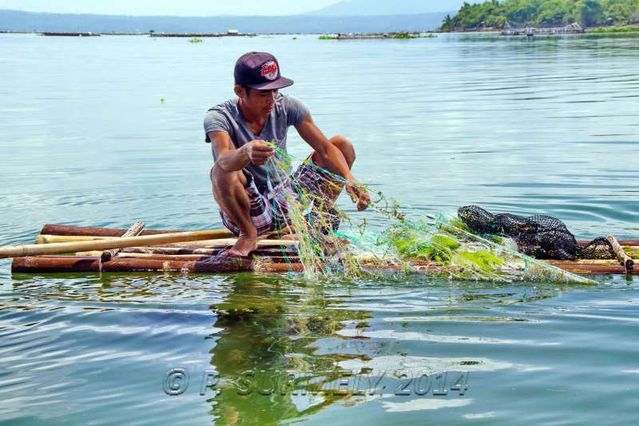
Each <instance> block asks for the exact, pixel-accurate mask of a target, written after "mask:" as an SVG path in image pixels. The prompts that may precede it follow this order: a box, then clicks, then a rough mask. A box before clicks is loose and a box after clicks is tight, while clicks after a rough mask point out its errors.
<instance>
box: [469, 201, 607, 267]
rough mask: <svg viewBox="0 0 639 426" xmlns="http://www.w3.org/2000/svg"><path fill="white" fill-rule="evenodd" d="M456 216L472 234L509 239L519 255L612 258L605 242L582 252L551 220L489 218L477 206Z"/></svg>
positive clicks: (509, 216) (594, 242)
mask: <svg viewBox="0 0 639 426" xmlns="http://www.w3.org/2000/svg"><path fill="white" fill-rule="evenodd" d="M457 214H458V215H459V217H460V218H461V219H462V221H463V222H464V223H465V224H466V225H467V226H468V227H469V228H470V229H471V230H472V231H473V232H475V233H478V234H493V235H503V236H506V237H509V238H511V239H513V240H514V241H515V243H516V244H517V249H518V250H519V251H520V252H521V253H524V254H527V255H529V256H533V257H535V258H537V259H560V260H575V259H577V258H579V259H614V258H615V253H614V250H613V248H612V245H611V244H610V242H609V241H608V240H607V239H606V238H604V237H599V238H595V239H594V240H592V241H591V242H590V243H588V244H587V245H586V246H585V247H583V248H582V247H581V246H580V245H579V243H577V240H576V239H575V236H574V235H573V234H572V233H571V232H570V231H569V230H568V228H566V225H565V224H564V223H563V222H562V221H560V220H559V219H555V218H554V217H550V216H543V215H536V216H530V217H523V216H517V215H514V214H507V213H506V214H492V213H489V212H487V211H486V210H484V209H482V208H481V207H478V206H466V207H461V208H460V209H459V210H457Z"/></svg>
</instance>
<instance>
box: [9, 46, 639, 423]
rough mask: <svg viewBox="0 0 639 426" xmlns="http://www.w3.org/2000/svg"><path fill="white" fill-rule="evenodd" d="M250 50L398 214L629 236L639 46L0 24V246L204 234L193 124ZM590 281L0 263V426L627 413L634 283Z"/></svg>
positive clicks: (550, 418) (635, 217)
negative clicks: (57, 226)
mask: <svg viewBox="0 0 639 426" xmlns="http://www.w3.org/2000/svg"><path fill="white" fill-rule="evenodd" d="M249 50H266V51H270V52H272V53H274V54H275V55H276V56H277V57H278V58H279V60H280V63H281V67H282V70H283V74H284V75H286V76H289V77H291V78H293V79H295V80H296V84H295V85H294V86H292V87H291V88H289V89H286V93H289V94H292V95H295V96H297V97H299V98H300V99H302V100H303V101H304V102H305V103H306V105H307V106H308V107H309V108H310V109H311V111H312V113H313V115H314V118H315V121H316V122H317V123H318V125H319V126H320V128H321V129H322V130H323V131H324V132H325V133H326V134H328V135H333V134H343V135H346V136H348V137H349V138H351V139H352V140H353V142H354V143H355V145H356V148H357V150H358V160H357V163H356V166H355V169H354V174H355V175H356V176H357V177H359V178H360V179H361V180H362V181H364V182H366V183H367V184H369V185H371V186H372V187H373V188H375V189H378V190H381V191H383V192H384V193H386V194H387V195H389V196H392V197H394V198H395V199H397V200H398V201H399V202H400V204H401V205H402V206H403V207H404V208H405V209H406V211H407V212H409V213H410V214H412V215H414V216H421V215H424V214H436V213H439V212H444V213H451V212H453V211H454V210H455V208H456V207H458V206H460V205H466V204H471V203H475V204H479V205H482V206H484V207H486V208H488V209H489V210H492V211H495V212H511V213H517V214H524V215H531V214H535V213H545V214H549V215H552V216H555V217H558V218H560V219H562V220H564V221H565V222H566V223H567V224H568V227H569V228H570V229H571V230H572V231H573V232H574V233H575V234H576V235H577V236H579V237H583V238H593V237H596V236H599V235H605V234H607V233H614V234H615V235H617V236H618V237H619V238H623V237H634V238H637V235H639V190H638V189H637V188H638V186H639V185H638V184H639V107H638V106H639V103H638V101H639V78H638V77H637V76H638V75H639V37H632V36H628V35H624V36H621V37H587V36H576V37H565V38H557V39H552V38H547V39H542V38H536V39H532V40H528V39H507V38H502V37H500V36H494V35H477V34H474V35H440V36H439V37H438V38H435V39H420V40H395V41H391V40H379V41H344V42H342V41H340V42H335V41H320V40H318V39H317V37H316V36H298V37H293V36H276V37H266V36H264V37H256V38H250V39H249V38H222V39H206V40H205V41H204V43H200V44H191V43H189V42H188V41H187V40H186V39H151V38H148V37H141V36H140V37H133V36H131V37H129V36H110V37H107V36H104V37H100V38H50V37H39V36H35V35H0V100H1V102H0V117H1V118H0V200H2V207H1V208H0V212H1V216H2V220H1V221H0V243H1V244H17V243H24V242H29V241H32V240H33V238H34V237H35V236H36V235H37V233H38V232H39V229H40V227H41V225H42V224H44V223H69V224H78V225H93V226H114V227H128V226H129V225H130V224H131V223H133V222H135V221H137V220H143V221H144V222H145V223H146V225H147V228H164V229H193V230H195V229H209V228H216V227H219V226H220V225H221V223H220V220H219V216H218V214H217V208H216V206H215V204H214V203H213V200H212V197H211V195H210V187H209V186H210V185H209V181H208V170H209V168H210V167H211V163H212V160H211V153H210V147H209V146H208V145H207V144H205V143H204V142H203V138H204V135H203V131H202V119H203V117H204V113H205V112H206V110H207V109H208V108H209V107H210V106H212V105H215V104H217V103H219V102H221V101H223V100H225V99H227V98H229V97H231V96H232V68H233V64H234V61H235V59H236V58H237V57H238V56H239V55H241V54H242V53H244V52H246V51H249ZM294 134H295V132H294V131H292V133H291V138H290V139H289V150H290V152H291V153H292V154H293V155H294V156H296V157H297V158H302V157H304V156H305V155H306V153H307V152H308V151H309V148H308V146H306V145H305V144H304V143H303V142H302V141H301V140H300V138H299V137H298V136H297V135H295V136H293V135H294ZM342 204H343V206H344V207H345V208H346V209H347V211H348V212H349V213H353V214H355V213H354V211H353V208H352V207H351V205H350V204H349V203H348V202H347V201H345V200H342ZM370 220H371V221H372V222H373V223H378V224H381V220H380V219H379V218H376V217H375V216H374V215H371V217H370ZM597 280H598V282H599V284H598V285H597V286H591V287H582V286H561V287H560V286H556V285H551V284H547V283H518V284H510V285H504V284H490V283H477V282H452V281H440V280H433V279H427V278H423V277H422V278H420V277H415V278H413V279H410V280H406V281H405V282H396V281H391V280H389V281H388V282H385V281H376V282H365V281H359V282H343V283H331V284H327V283H312V282H305V281H304V280H302V279H300V278H299V277H294V276H263V275H249V274H237V275H229V276H215V275H208V276H189V275H179V274H166V275H162V274H160V275H146V274H137V275H136V274H111V275H108V274H105V275H101V276H100V275H97V274H95V275H91V274H87V275H83V274H80V275H41V276H28V275H13V276H12V275H11V273H10V262H9V261H7V260H0V423H2V424H12V425H14V424H15V425H37V424H47V425H67V424H83V425H84V424H95V425H98V424H132V425H133V424H135V425H155V424H172V425H178V424H184V425H195V424H212V423H216V424H279V423H293V422H301V423H304V424H318V425H319V424H327V423H330V424H333V425H338V424H339V425H341V424H347V425H351V424H387V425H390V424H403V425H411V424H415V425H417V424H425V423H434V424H451V425H453V424H455V425H457V424H469V425H471V424H500V425H510V424H527V425H538V424H552V425H559V424H561V425H566V424H585V423H586V422H588V423H596V424H632V423H633V421H636V420H637V410H638V409H639V404H638V401H639V400H638V398H637V391H638V390H639V357H638V355H639V343H638V342H639V332H638V331H637V330H638V327H637V326H638V324H637V322H638V321H639V315H638V314H639V286H638V285H637V280H636V279H634V280H633V279H632V278H628V279H626V278H624V277H597ZM219 310H223V311H225V312H228V313H229V314H228V315H219V314H218V312H219ZM347 372H352V373H353V375H352V376H350V377H347V375H346V373H347ZM291 374H292V375H293V376H292V377H291V376H289V375H291ZM301 376H312V379H309V380H308V381H306V382H303V381H301V379H300V377H301ZM289 380H295V381H297V383H298V384H299V383H302V384H303V385H304V386H305V387H304V386H302V385H299V386H298V387H297V388H296V387H295V386H293V387H292V388H291V387H287V386H288V385H287V383H288V381H289ZM213 382H216V383H215V385H214V386H212V387H208V388H207V387H206V385H207V384H209V383H213ZM313 383H314V384H313ZM300 386H301V387H300ZM319 386H323V387H324V389H325V392H323V393H317V390H318V389H319ZM302 387H303V388H304V389H302ZM295 389H297V390H296V391H294V390H295ZM346 390H350V391H351V394H349V393H348V392H346ZM218 391H219V393H218Z"/></svg>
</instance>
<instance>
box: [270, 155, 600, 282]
mask: <svg viewBox="0 0 639 426" xmlns="http://www.w3.org/2000/svg"><path fill="white" fill-rule="evenodd" d="M273 147H274V149H275V155H274V156H273V157H271V159H270V160H269V163H267V170H268V174H270V175H272V177H273V178H274V181H277V182H280V183H281V184H280V185H279V187H278V188H280V190H282V191H284V197H285V200H286V203H285V204H286V206H285V208H284V210H285V211H284V212H282V213H283V214H282V220H283V224H282V227H285V228H287V232H290V233H292V234H295V236H296V237H297V238H298V240H299V244H298V249H297V252H295V253H290V252H287V253H283V255H284V256H285V257H286V258H287V261H288V262H290V263H301V264H302V265H303V270H304V275H305V277H307V278H309V279H313V280H317V279H324V280H331V279H334V278H337V277H338V278H340V279H342V278H362V277H367V278H376V277H380V276H384V277H385V278H387V277H388V276H389V274H391V275H393V276H396V277H397V276H400V277H401V276H405V275H406V274H413V273H426V274H428V275H435V276H442V277H446V278H450V279H461V280H489V281H498V282H511V281H515V280H526V281H552V282H564V283H565V282H572V283H591V282H592V281H590V280H588V279H585V278H583V277H580V276H578V275H575V274H571V273H568V272H566V271H563V270H562V269H559V268H557V267H554V266H552V265H550V264H548V263H546V262H543V261H540V260H537V259H535V258H533V257H531V256H528V255H526V254H523V253H520V251H519V249H518V244H517V243H515V242H514V240H512V239H510V238H505V237H500V236H497V235H496V234H500V232H496V231H498V230H499V229H493V228H490V229H489V228H486V231H485V232H484V231H483V228H482V230H475V229H474V228H473V227H472V226H470V225H469V224H468V223H465V221H464V220H461V219H460V217H465V218H466V219H468V218H469V217H470V215H466V216H463V215H462V211H460V217H457V216H451V217H447V216H444V215H440V216H438V217H430V216H429V217H424V218H410V217H408V216H407V215H406V214H405V213H403V212H402V210H401V208H400V206H399V205H398V204H397V202H395V201H393V200H390V199H388V198H387V197H385V196H384V194H383V193H381V192H379V191H370V190H369V192H370V193H371V196H372V198H373V200H372V203H371V205H370V206H369V213H367V215H366V216H367V217H370V215H371V214H373V215H375V216H376V218H377V219H380V220H376V221H375V222H376V223H384V226H379V225H377V226H371V225H370V222H369V221H368V220H367V219H366V218H363V219H359V220H356V219H354V218H353V217H350V216H349V215H347V214H346V213H345V212H344V211H343V210H341V209H340V208H339V207H338V206H337V204H336V203H335V201H336V197H337V195H339V191H340V190H341V188H342V187H343V185H344V184H345V183H346V181H345V179H344V178H342V177H341V176H338V175H336V174H333V173H331V172H329V171H328V170H325V169H321V168H319V167H318V166H317V165H315V164H314V163H313V162H311V161H310V160H306V161H304V162H303V163H302V166H303V167H300V168H298V170H300V169H302V168H305V169H306V170H308V169H309V168H310V169H314V171H315V172H316V173H314V176H315V179H316V180H317V182H316V183H317V187H316V188H315V190H312V189H313V188H312V187H311V190H309V187H308V185H302V184H301V182H300V181H299V180H300V173H298V172H297V171H296V172H292V170H293V160H294V159H293V157H291V156H290V155H289V154H288V153H286V152H285V151H283V150H281V149H279V148H277V147H275V145H274V144H273ZM328 181H330V182H328ZM321 188H330V189H329V190H328V191H327V190H321ZM273 207H274V208H275V209H282V207H281V206H273ZM463 212H464V213H466V212H467V210H464V211H463ZM477 212H478V213H481V214H484V213H486V214H488V212H485V211H484V212H481V211H479V210H478V211H477ZM487 217H488V216H486V218H487ZM474 218H475V216H472V219H474ZM471 222H472V220H471ZM484 222H486V223H488V221H484ZM557 222H559V221H557ZM472 223H473V224H480V223H483V222H481V221H480V220H479V219H478V220H476V221H475V222H472ZM340 224H341V229H340ZM553 224H554V225H557V226H556V228H557V230H560V228H561V227H560V226H558V225H559V224H561V222H559V224H556V223H553ZM562 225H563V224H562ZM564 228H565V226H564ZM478 229H479V227H478ZM566 231H567V230H566ZM556 232H557V233H558V234H560V233H561V232H559V231H556ZM480 234H493V235H491V236H488V237H485V236H482V235H480ZM571 237H572V235H571ZM568 240H569V239H568V238H566V247H565V248H564V250H565V251H566V253H569V249H571V248H572V246H568V242H569V241H568ZM572 240H573V241H574V237H572ZM575 244H576V241H575ZM557 251H559V250H558V249H557ZM562 253H563V252H562Z"/></svg>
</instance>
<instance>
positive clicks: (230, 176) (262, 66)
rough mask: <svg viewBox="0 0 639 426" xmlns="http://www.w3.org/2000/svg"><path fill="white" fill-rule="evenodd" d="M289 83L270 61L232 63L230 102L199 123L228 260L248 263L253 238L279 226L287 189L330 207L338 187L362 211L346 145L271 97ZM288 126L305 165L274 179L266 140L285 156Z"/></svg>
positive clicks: (364, 203)
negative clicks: (230, 236)
mask: <svg viewBox="0 0 639 426" xmlns="http://www.w3.org/2000/svg"><path fill="white" fill-rule="evenodd" d="M292 84H293V80H290V79H288V78H286V77H283V76H282V75H281V74H280V68H279V64H278V62H277V59H275V57H274V56H273V55H271V54H269V53H264V52H249V53H246V54H244V55H242V56H241V57H240V58H239V59H238V60H237V62H236V64H235V87H234V92H235V94H236V95H237V98H235V99H232V100H229V101H226V102H224V103H222V104H219V105H217V106H215V107H213V108H211V109H210V110H209V113H208V114H207V116H206V118H205V119H204V130H205V133H206V141H207V142H211V144H212V147H213V157H214V160H215V164H214V166H213V168H212V169H211V181H212V184H213V195H214V197H215V200H216V201H217V203H218V204H219V206H220V210H221V212H220V213H221V216H222V222H223V223H224V225H225V226H226V227H227V228H229V229H230V230H231V231H232V232H233V233H234V234H236V235H238V239H237V242H236V243H235V245H234V246H233V247H232V248H231V249H230V250H228V251H227V255H228V256H238V257H239V256H248V255H249V254H250V253H251V252H252V251H253V250H255V249H256V248H257V238H258V236H260V235H264V234H268V233H270V232H273V231H276V230H278V229H280V228H281V227H283V226H285V223H286V220H287V219H286V205H285V204H286V200H285V198H284V196H283V193H284V189H285V188H289V189H290V187H291V185H298V186H297V187H296V188H301V189H302V190H306V191H312V192H317V193H318V195H319V196H321V197H322V198H323V199H328V200H329V201H330V202H333V201H334V200H335V199H336V198H337V196H338V195H339V193H340V192H341V189H342V187H343V186H344V185H343V183H344V181H345V182H346V185H345V186H346V190H347V192H348V193H349V195H350V196H351V199H352V200H353V202H355V203H357V209H358V210H364V209H366V208H367V207H368V205H369V204H370V197H369V195H368V192H367V191H366V189H365V188H364V187H363V186H361V184H359V183H358V181H357V180H356V179H355V178H354V177H353V175H352V174H351V171H350V169H351V167H352V165H353V162H354V161H355V150H354V148H353V145H352V144H351V143H350V142H349V141H348V140H347V139H346V138H344V137H342V136H335V137H332V138H330V139H328V138H326V136H324V134H323V133H322V132H321V131H320V129H319V128H318V127H317V126H316V125H315V123H314V122H313V119H312V118H311V114H310V113H309V111H308V109H307V108H306V107H305V106H304V105H303V104H302V103H301V102H300V101H298V100H297V99H295V98H292V97H289V96H285V95H283V94H280V93H279V92H278V90H279V89H282V88H284V87H288V86H291V85H292ZM290 126H294V127H295V128H296V130H297V132H298V133H299V134H300V136H301V137H302V139H304V141H306V142H307V143H308V144H309V145H310V146H311V147H312V148H313V150H314V151H313V153H312V155H311V157H310V161H312V163H313V164H308V163H305V164H303V165H302V166H300V168H299V169H298V170H297V171H296V172H295V173H294V175H293V176H292V179H286V178H285V179H282V177H281V176H279V175H278V173H277V170H274V167H273V164H272V157H273V155H274V154H275V150H274V149H273V147H272V145H270V144H269V143H267V142H266V141H275V143H276V144H277V146H278V147H279V148H281V149H283V150H286V136H287V131H288V127H290ZM327 171H328V172H330V173H328V172H327ZM333 174H334V175H333ZM335 175H339V176H341V177H342V178H343V180H342V181H339V180H336V176H335ZM291 180H292V183H291Z"/></svg>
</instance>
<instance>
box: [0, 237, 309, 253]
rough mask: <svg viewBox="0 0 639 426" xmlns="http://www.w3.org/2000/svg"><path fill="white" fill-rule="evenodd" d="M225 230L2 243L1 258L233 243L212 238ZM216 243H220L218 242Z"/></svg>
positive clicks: (232, 240) (289, 243)
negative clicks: (198, 243)
mask: <svg viewBox="0 0 639 426" xmlns="http://www.w3.org/2000/svg"><path fill="white" fill-rule="evenodd" d="M226 232H227V231H194V232H177V233H170V234H158V235H146V236H141V237H129V238H113V239H108V240H99V241H81V242H71V243H56V244H29V245H22V246H4V247H0V258H4V257H21V256H38V255H46V254H61V253H73V252H78V251H90V250H108V249H114V248H125V247H143V246H152V245H159V244H167V243H185V242H191V241H199V242H200V244H202V243H201V241H206V242H207V244H208V243H211V244H223V245H233V244H234V243H235V240H234V239H228V240H227V239H224V240H211V239H212V238H219V237H221V236H222V235H225V233H226ZM260 243H261V244H262V245H264V244H267V245H271V246H273V245H291V244H297V242H296V241H293V240H276V241H273V240H270V241H269V242H266V243H265V242H264V241H260V242H258V245H259V244H260ZM218 247H219V245H218Z"/></svg>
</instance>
